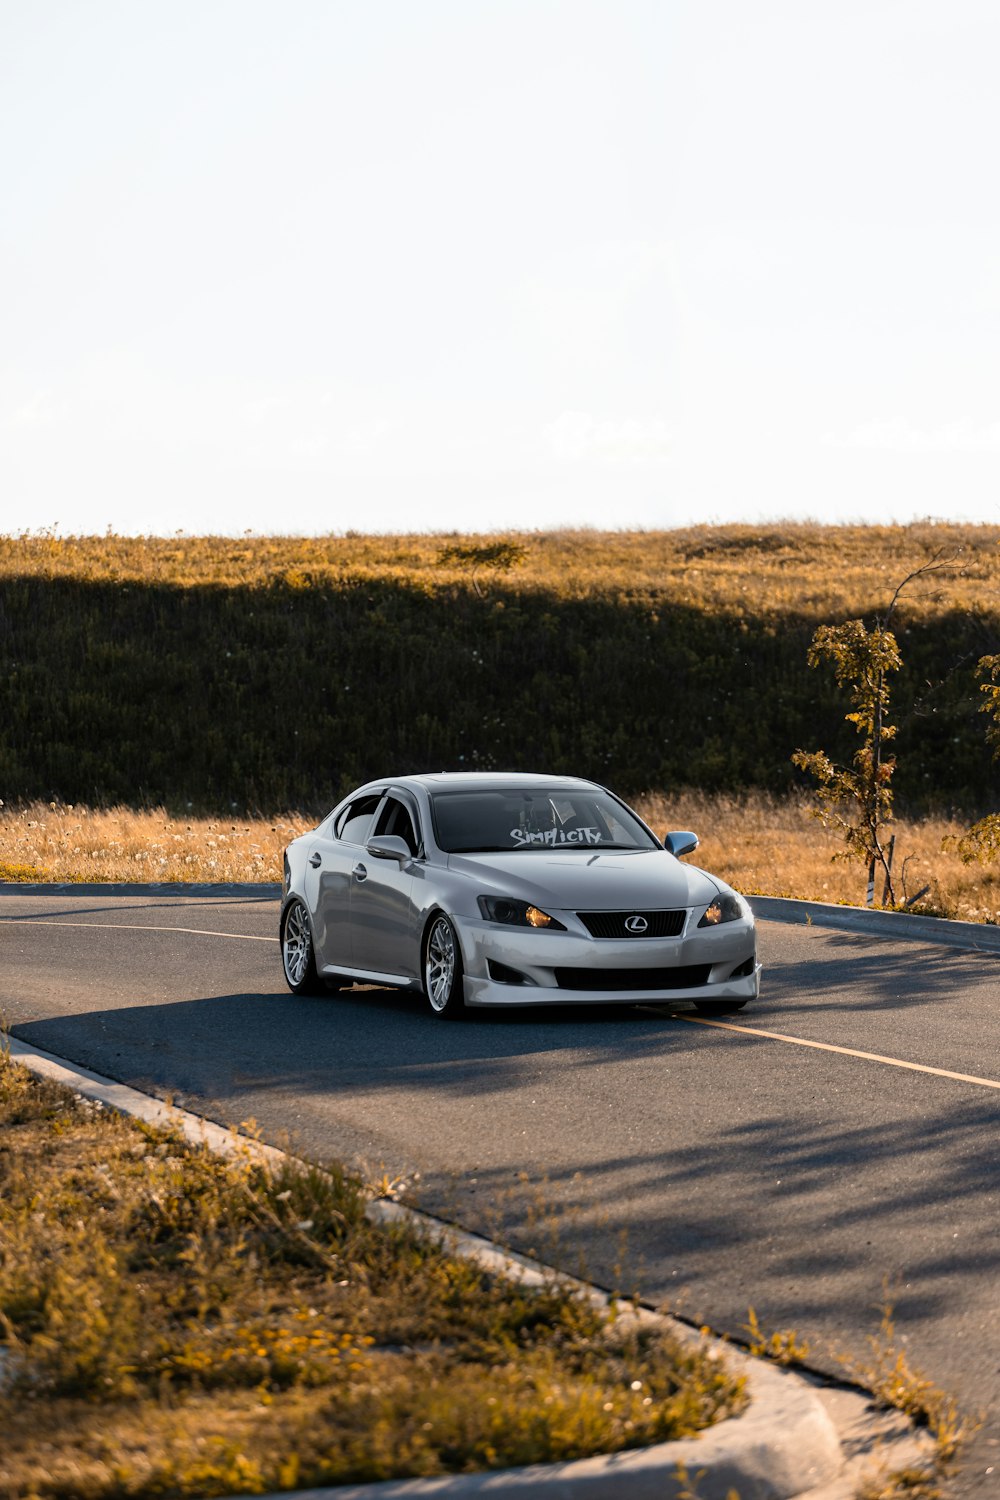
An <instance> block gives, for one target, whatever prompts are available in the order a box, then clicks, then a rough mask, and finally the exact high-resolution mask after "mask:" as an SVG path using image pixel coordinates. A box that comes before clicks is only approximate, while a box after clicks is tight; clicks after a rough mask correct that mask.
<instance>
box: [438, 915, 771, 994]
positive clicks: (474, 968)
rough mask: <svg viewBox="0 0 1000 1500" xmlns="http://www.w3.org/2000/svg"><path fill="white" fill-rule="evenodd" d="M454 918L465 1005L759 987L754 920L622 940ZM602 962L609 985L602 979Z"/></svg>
mask: <svg viewBox="0 0 1000 1500" xmlns="http://www.w3.org/2000/svg"><path fill="white" fill-rule="evenodd" d="M457 925H458V933H459V941H460V943H461V946H462V960H463V966H464V971H465V1003H466V1005H469V1006H478V1005H500V1006H503V1005H507V1006H510V1005H637V1004H643V1003H647V1004H649V1003H662V1002H664V1001H674V1000H695V1001H733V1002H737V1003H742V1002H744V1001H746V1000H755V999H756V998H757V995H758V994H759V992H760V965H759V964H758V963H757V957H756V948H755V934H754V927H753V923H752V922H727V923H726V924H725V925H724V926H722V927H716V928H708V929H696V930H695V931H694V932H693V933H691V934H690V935H685V936H681V937H678V938H628V939H624V940H621V939H597V938H591V937H589V936H586V937H584V936H580V935H578V934H577V933H573V932H536V931H533V930H530V929H524V928H518V927H500V926H498V925H496V924H493V923H490V924H485V923H475V922H469V921H464V922H463V921H460V922H459V923H458V924H457ZM602 970H603V971H607V974H608V981H609V982H608V985H607V987H603V986H602V985H601V973H602ZM734 970H741V971H743V972H740V973H739V974H734ZM629 971H635V976H636V985H635V987H634V988H633V987H630V986H628V975H629ZM574 973H576V974H578V975H579V976H580V982H579V985H576V984H574ZM658 976H660V977H662V983H659V982H658ZM518 980H519V981H520V982H518Z"/></svg>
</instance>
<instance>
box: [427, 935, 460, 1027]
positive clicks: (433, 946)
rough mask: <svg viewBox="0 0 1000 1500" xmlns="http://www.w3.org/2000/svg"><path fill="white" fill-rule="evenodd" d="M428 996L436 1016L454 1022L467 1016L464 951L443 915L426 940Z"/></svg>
mask: <svg viewBox="0 0 1000 1500" xmlns="http://www.w3.org/2000/svg"><path fill="white" fill-rule="evenodd" d="M424 994H425V995H426V996H427V1000H428V1003H429V1005H430V1008H431V1010H432V1011H433V1012H434V1014H435V1015H436V1016H442V1017H443V1018H444V1019H445V1020H447V1021H453V1020H455V1018H456V1017H458V1016H461V1015H463V1014H464V1013H465V984H464V982H463V979H462V950H461V949H460V948H459V946H458V936H457V934H456V932H455V929H454V927H453V926H452V924H451V922H450V921H449V919H448V918H447V917H446V916H445V915H444V913H443V912H439V913H438V915H437V916H436V917H435V918H434V920H433V922H432V923H431V925H430V927H429V928H428V929H427V937H426V938H425V940H424Z"/></svg>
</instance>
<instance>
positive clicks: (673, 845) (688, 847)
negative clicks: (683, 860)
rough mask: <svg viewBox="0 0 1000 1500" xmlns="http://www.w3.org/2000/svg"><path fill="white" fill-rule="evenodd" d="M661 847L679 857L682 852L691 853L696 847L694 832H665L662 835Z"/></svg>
mask: <svg viewBox="0 0 1000 1500" xmlns="http://www.w3.org/2000/svg"><path fill="white" fill-rule="evenodd" d="M663 847H664V849H669V851H670V853H671V854H673V855H675V856H676V858H677V859H680V857H681V855H682V854H693V853H694V851H695V850H696V849H697V847H698V835H697V834H696V833H667V834H664V836H663Z"/></svg>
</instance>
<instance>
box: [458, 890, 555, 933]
mask: <svg viewBox="0 0 1000 1500" xmlns="http://www.w3.org/2000/svg"><path fill="white" fill-rule="evenodd" d="M479 910H480V911H481V912H482V914H483V916H484V917H485V918H486V920H487V922H499V923H500V924H501V925H502V926H504V927H547V928H548V929H549V931H550V932H565V931H566V929H565V927H564V926H563V924H562V923H561V922H557V921H556V919H555V917H550V916H549V914H548V912H547V911H541V910H539V908H538V907H537V906H532V905H531V904H530V902H528V901H510V900H508V898H507V897H506V896H480V897H479Z"/></svg>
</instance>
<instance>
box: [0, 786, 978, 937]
mask: <svg viewBox="0 0 1000 1500" xmlns="http://www.w3.org/2000/svg"><path fill="white" fill-rule="evenodd" d="M636 805H637V807H638V810H639V811H640V813H641V814H642V816H643V817H644V818H645V819H646V820H647V822H648V823H649V824H650V825H651V827H652V828H654V829H655V830H656V831H657V832H658V833H663V832H665V831H666V830H667V829H670V828H693V829H694V830H695V832H696V833H697V834H698V835H699V837H700V839H701V847H700V848H699V849H698V851H697V853H696V854H695V855H694V856H693V861H694V862H695V863H697V864H704V865H705V866H706V868H708V869H710V870H712V871H713V872H714V873H716V874H718V875H721V876H722V877H723V879H725V880H728V881H729V882H730V883H731V884H732V885H734V886H735V887H736V889H737V890H740V891H743V892H745V893H746V894H747V895H771V896H794V897H797V898H798V899H800V900H809V901H833V902H843V903H846V904H847V905H854V906H857V905H860V904H862V902H863V900H864V872H863V871H859V867H858V865H857V864H856V863H855V864H848V863H846V862H845V861H844V860H842V859H840V858H835V856H837V855H838V853H839V851H840V850H841V848H842V842H841V840H840V838H839V837H838V834H837V833H836V831H831V830H827V829H824V828H822V827H820V826H819V825H818V824H817V822H816V820H815V818H814V817H813V816H812V804H811V802H810V800H809V799H808V798H807V797H806V796H805V795H804V794H798V795H790V796H785V797H773V796H770V795H769V794H768V793H766V792H760V791H751V792H747V793H742V794H741V793H727V792H721V793H704V792H700V791H692V790H687V791H680V792H676V793H672V794H670V795H669V796H667V795H659V796H646V797H640V798H638V799H637V802H636ZM328 811H329V807H328V806H327V805H326V804H322V803H320V804H317V805H316V807H314V808H312V809H310V810H309V811H307V812H297V813H288V814H284V815H281V816H276V817H273V818H265V819H248V818H243V819H236V818H234V817H230V818H205V817H197V816H195V815H194V813H193V812H188V813H186V814H185V815H179V816H175V817H171V816H170V815H169V814H168V813H166V812H165V811H164V810H163V809H162V808H161V809H153V810H150V811H148V812H137V811H135V810H133V809H131V808H109V809H101V810H97V809H93V808H86V807H76V806H67V805H65V804H60V803H56V804H51V803H48V802H34V803H29V804H27V805H25V806H20V807H4V808H0V880H3V881H11V882H22V881H23V882H34V881H42V882H60V881H65V882H76V881H141V882H147V881H153V882H156V881H164V882H185V881H193V882H202V881H204V882H210V883H211V882H217V881H254V882H272V883H273V882H277V881H280V879H281V854H282V850H283V849H284V847H285V845H286V844H287V843H288V842H289V840H290V839H292V838H294V837H295V836H296V834H298V833H301V832H303V831H304V830H305V829H307V828H310V827H312V826H314V824H315V823H317V822H318V821H319V819H320V818H321V817H322V816H323V815H324V814H325V813H326V812H328ZM966 827H967V825H966V823H965V822H964V821H963V820H962V819H960V818H957V817H954V816H952V817H948V816H941V817H924V818H906V817H900V816H897V817H896V819H895V821H894V823H893V828H894V831H895V835H896V863H895V870H896V885H897V896H898V899H899V900H900V902H903V901H906V900H907V899H908V898H909V897H912V896H914V895H917V894H918V893H919V892H920V891H922V890H924V888H925V887H926V888H927V889H926V890H925V894H924V895H923V896H921V897H920V899H919V900H918V901H916V902H914V903H913V904H912V905H911V906H909V907H908V908H907V909H908V910H910V911H914V912H923V913H925V914H932V915H935V916H943V917H954V918H958V919H960V920H962V921H966V922H1000V868H998V867H997V866H996V865H993V866H992V867H989V866H987V867H983V866H982V865H976V864H972V865H970V864H968V863H966V862H965V861H964V860H963V858H962V854H961V846H962V842H963V839H964V836H965V832H966Z"/></svg>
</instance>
